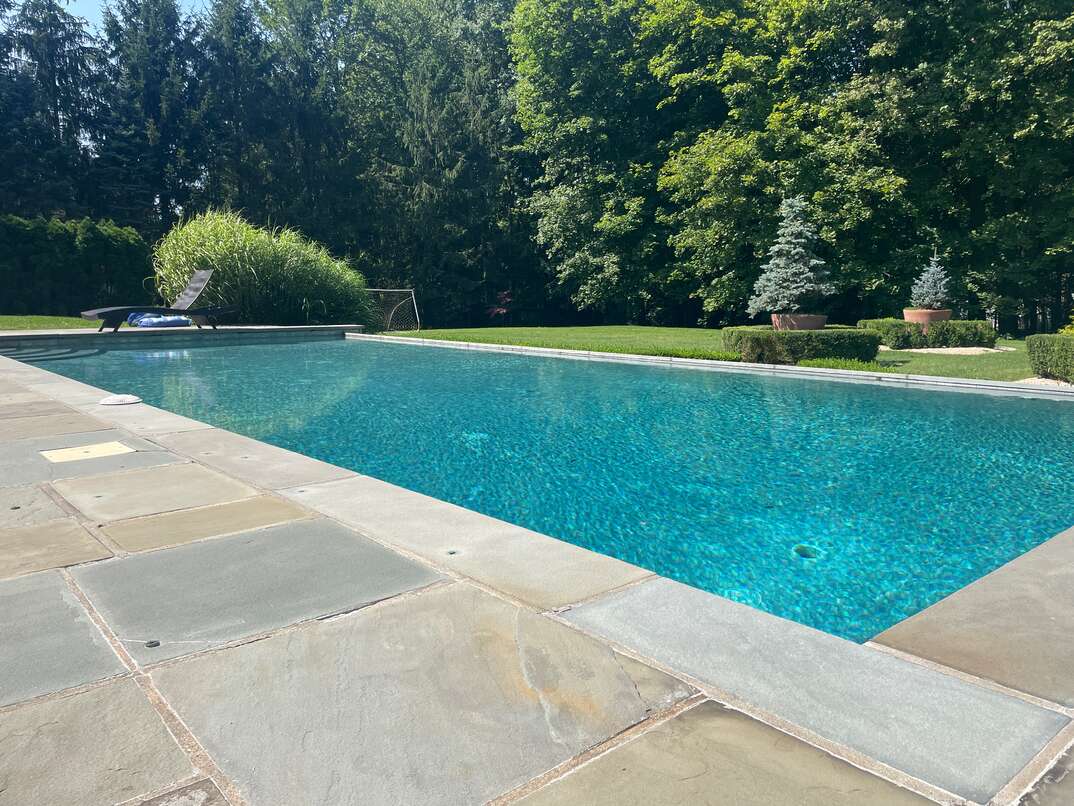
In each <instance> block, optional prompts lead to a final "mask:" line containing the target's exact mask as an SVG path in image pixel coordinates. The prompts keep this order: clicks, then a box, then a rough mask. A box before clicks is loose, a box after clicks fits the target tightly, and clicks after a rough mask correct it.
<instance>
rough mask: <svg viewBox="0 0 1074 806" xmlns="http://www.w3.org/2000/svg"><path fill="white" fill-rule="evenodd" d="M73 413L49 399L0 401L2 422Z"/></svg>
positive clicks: (0, 418)
mask: <svg viewBox="0 0 1074 806" xmlns="http://www.w3.org/2000/svg"><path fill="white" fill-rule="evenodd" d="M71 413H72V411H71V409H69V408H68V407H67V406H65V405H63V404H62V403H58V402H57V401H55V400H49V399H48V398H40V399H38V400H20V401H7V402H4V401H3V400H0V420H9V419H11V418H13V417H41V416H43V415H46V414H71Z"/></svg>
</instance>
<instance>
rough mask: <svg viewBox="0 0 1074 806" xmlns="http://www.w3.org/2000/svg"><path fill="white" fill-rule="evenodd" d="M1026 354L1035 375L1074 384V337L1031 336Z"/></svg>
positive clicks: (1028, 338) (1059, 335)
mask: <svg viewBox="0 0 1074 806" xmlns="http://www.w3.org/2000/svg"><path fill="white" fill-rule="evenodd" d="M1026 352H1027V353H1028V354H1029V365H1030V366H1031V367H1032V368H1033V373H1034V374H1035V375H1038V376H1040V377H1041V378H1053V379H1055V380H1057V381H1066V382H1067V383H1074V336H1066V335H1061V334H1055V335H1050V336H1045V335H1037V336H1029V337H1027V338H1026Z"/></svg>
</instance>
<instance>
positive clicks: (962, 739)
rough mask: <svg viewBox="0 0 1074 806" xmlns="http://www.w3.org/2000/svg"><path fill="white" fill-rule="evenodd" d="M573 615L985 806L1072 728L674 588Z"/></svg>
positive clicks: (1004, 699) (1018, 703) (630, 594)
mask: <svg viewBox="0 0 1074 806" xmlns="http://www.w3.org/2000/svg"><path fill="white" fill-rule="evenodd" d="M566 616H567V618H568V619H569V620H570V621H572V622H573V623H575V624H578V625H579V626H581V627H583V628H584V629H586V630H589V631H591V632H593V633H595V634H598V635H601V636H604V637H606V638H609V639H611V640H613V641H617V642H619V643H621V644H622V645H624V646H627V647H630V648H632V649H634V650H635V651H637V652H638V653H640V654H641V655H643V656H645V657H650V658H653V659H654V660H657V661H660V662H662V663H665V664H667V665H668V666H669V667H671V668H674V669H678V670H681V671H683V672H686V673H687V674H690V675H692V676H693V677H695V678H697V679H698V680H701V681H703V682H705V683H706V684H709V685H711V686H713V687H714V688H716V689H719V690H720V691H724V692H727V693H729V694H730V695H731V696H732V697H735V698H738V699H740V700H742V701H744V702H746V703H748V704H749V705H751V706H753V707H756V708H759V709H761V710H763V711H765V712H768V713H771V714H775V715H777V716H779V717H781V718H783V719H786V720H788V721H789V722H791V723H794V724H797V725H800V726H802V727H804V728H806V729H808V730H811V731H813V732H814V733H816V734H819V735H820V736H822V737H824V738H826V739H828V740H831V741H834V742H838V743H840V744H843V745H845V746H847V747H850V748H852V749H854V750H856V751H859V752H862V753H864V754H865V755H867V756H871V757H872V758H874V759H877V760H879V761H882V762H884V763H885V764H889V765H890V766H892V767H894V768H896V769H898V770H902V771H904V772H907V773H909V774H910V775H913V776H915V777H917V778H920V779H921V780H923V781H926V782H928V783H930V784H932V785H934V786H937V787H940V788H941V789H946V790H947V791H949V792H952V793H954V794H956V795H961V796H962V797H965V798H968V799H970V800H973V801H976V802H980V803H984V802H987V801H988V800H989V799H990V798H991V797H992V796H993V795H995V794H996V792H998V791H999V790H1000V789H1001V788H1002V787H1003V786H1004V785H1005V784H1006V783H1007V782H1008V781H1009V780H1010V779H1011V778H1012V777H1014V775H1016V774H1017V773H1018V772H1019V771H1020V770H1021V769H1022V768H1023V767H1024V766H1025V765H1026V764H1027V763H1028V762H1029V761H1030V760H1031V759H1032V758H1033V757H1034V756H1035V755H1036V754H1037V753H1038V752H1039V751H1040V750H1042V749H1043V748H1044V746H1045V745H1046V744H1047V743H1048V742H1049V741H1050V740H1051V739H1052V738H1053V737H1054V736H1055V735H1056V733H1058V732H1059V731H1060V730H1061V729H1062V728H1063V727H1065V726H1066V725H1067V724H1069V722H1070V720H1069V719H1068V718H1067V717H1066V716H1064V715H1063V714H1060V713H1057V712H1054V711H1050V710H1046V709H1044V708H1039V707H1037V706H1035V705H1032V704H1030V703H1028V702H1025V701H1023V700H1019V699H1015V698H1013V697H1009V696H1007V695H1004V694H1001V693H998V692H996V691H993V690H990V689H986V688H983V687H980V686H975V685H972V684H970V683H966V682H963V681H962V680H959V679H957V678H955V677H951V676H950V675H945V674H941V673H939V672H935V671H932V670H931V669H927V668H924V667H922V666H918V665H916V664H912V663H909V662H908V661H904V660H902V659H899V658H896V657H894V656H892V655H889V654H886V653H884V652H880V651H878V650H875V649H871V648H869V647H863V646H860V645H858V644H854V643H851V642H849V641H845V640H843V639H841V638H836V637H835V636H832V635H828V634H827V633H822V632H819V631H817V630H813V629H810V628H808V627H804V626H801V625H798V624H794V623H792V622H788V621H785V620H783V619H780V618H777V617H775V616H772V615H770V614H768V613H764V612H762V611H760V610H755V609H753V608H751V607H746V606H745V605H740V604H738V603H736V602H732V601H730V600H727V599H723V598H721V597H718V596H713V595H711V594H708V593H705V592H704V591H700V590H697V589H696V588H691V587H688V586H686V585H681V584H679V583H677V582H672V581H671V580H668V579H662V578H661V579H655V580H653V581H648V582H642V583H641V584H639V585H635V586H634V587H631V588H628V589H626V590H623V591H619V592H616V593H611V594H608V595H607V596H604V597H602V598H600V599H599V600H596V601H594V602H592V603H590V604H587V605H583V606H581V607H578V608H576V609H574V610H571V611H570V612H569V613H567V614H566Z"/></svg>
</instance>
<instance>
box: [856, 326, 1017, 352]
mask: <svg viewBox="0 0 1074 806" xmlns="http://www.w3.org/2000/svg"><path fill="white" fill-rule="evenodd" d="M858 327H860V328H862V329H865V330H874V331H876V332H877V333H879V334H880V338H881V339H882V340H883V343H884V344H885V345H887V346H888V347H890V348H891V349H893V350H906V349H910V348H918V349H919V348H922V347H995V346H996V329H995V328H994V327H992V323H991V322H988V321H986V320H984V319H952V320H949V321H947V322H933V323H932V324H931V325H929V330H928V333H925V332H924V330H923V328H922V327H921V325H919V324H918V323H917V322H907V321H905V320H904V319H862V320H861V321H860V322H858Z"/></svg>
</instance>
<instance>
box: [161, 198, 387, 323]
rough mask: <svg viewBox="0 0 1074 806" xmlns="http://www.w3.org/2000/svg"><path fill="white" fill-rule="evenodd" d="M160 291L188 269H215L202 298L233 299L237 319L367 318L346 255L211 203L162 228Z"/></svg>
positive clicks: (365, 296) (364, 296)
mask: <svg viewBox="0 0 1074 806" xmlns="http://www.w3.org/2000/svg"><path fill="white" fill-rule="evenodd" d="M153 265H154V269H155V270H156V283H157V291H158V293H159V294H160V296H161V297H162V298H163V299H165V300H172V299H174V298H175V297H176V296H177V295H178V294H179V292H181V291H182V290H183V288H185V287H186V284H187V281H188V280H189V279H190V275H191V274H193V273H194V272H195V271H198V270H199V269H212V270H213V276H212V280H210V282H209V285H208V286H207V287H206V289H205V291H204V292H203V293H202V295H201V297H199V299H198V304H199V305H236V306H238V308H239V314H238V317H237V321H239V322H242V323H247V324H262V325H268V324H272V325H305V324H334V323H348V324H350V323H354V324H367V323H369V322H370V321H371V320H372V309H373V306H372V301H371V299H370V296H369V292H368V291H367V290H366V284H365V278H364V277H363V276H362V275H361V274H360V273H359V272H358V271H356V270H355V269H353V268H352V267H351V266H349V265H348V264H347V263H346V261H343V260H339V259H337V258H334V257H332V255H331V254H329V252H328V250H327V249H325V248H324V247H323V246H321V245H320V244H318V243H315V242H313V241H309V240H306V239H305V238H304V237H302V236H301V235H300V234H299V233H297V232H295V231H294V230H289V229H279V230H271V231H270V230H267V229H262V228H259V227H255V226H253V225H252V224H250V223H248V222H246V221H245V220H243V219H242V217H241V216H238V215H236V214H235V213H229V212H216V211H210V212H207V213H203V214H202V215H198V216H195V217H194V218H191V219H189V220H188V221H185V222H183V223H181V224H178V225H177V226H176V227H175V228H174V229H172V230H171V232H169V233H168V234H167V235H165V236H164V237H163V238H162V239H161V240H160V242H159V243H158V244H157V247H156V252H155V254H154V256H153Z"/></svg>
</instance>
